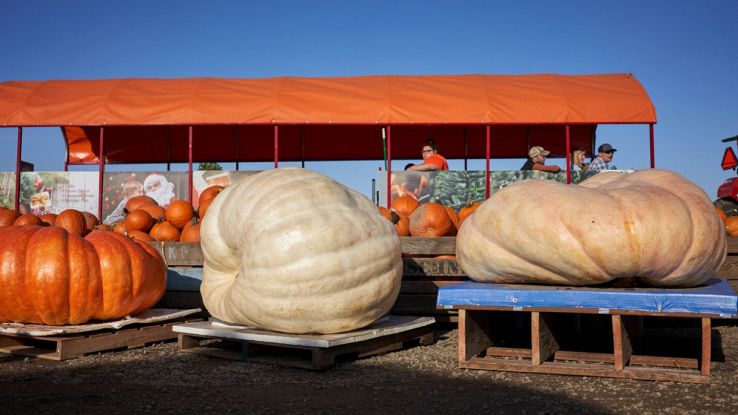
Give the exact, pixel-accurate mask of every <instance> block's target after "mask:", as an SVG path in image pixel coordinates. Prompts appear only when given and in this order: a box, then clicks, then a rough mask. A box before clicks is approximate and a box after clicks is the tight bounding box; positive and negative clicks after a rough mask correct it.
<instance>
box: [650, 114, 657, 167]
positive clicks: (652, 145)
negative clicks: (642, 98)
mask: <svg viewBox="0 0 738 415" xmlns="http://www.w3.org/2000/svg"><path fill="white" fill-rule="evenodd" d="M648 131H649V136H650V145H651V168H652V169H655V168H656V154H655V150H654V143H653V123H651V124H648Z"/></svg>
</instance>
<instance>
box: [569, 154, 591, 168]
mask: <svg viewBox="0 0 738 415" xmlns="http://www.w3.org/2000/svg"><path fill="white" fill-rule="evenodd" d="M585 158H586V154H585V152H584V150H574V151H573V152H572V153H571V171H586V170H587V167H588V166H589V163H585V162H584V159H585Z"/></svg>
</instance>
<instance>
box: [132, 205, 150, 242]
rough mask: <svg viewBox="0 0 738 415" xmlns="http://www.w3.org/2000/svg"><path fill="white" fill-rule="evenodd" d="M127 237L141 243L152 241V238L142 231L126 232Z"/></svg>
mask: <svg viewBox="0 0 738 415" xmlns="http://www.w3.org/2000/svg"><path fill="white" fill-rule="evenodd" d="M134 212H135V211H134ZM128 237H129V238H133V239H138V240H139V241H143V242H151V241H153V240H154V238H152V237H151V235H149V234H148V233H146V232H142V231H128Z"/></svg>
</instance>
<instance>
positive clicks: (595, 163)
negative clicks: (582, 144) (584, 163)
mask: <svg viewBox="0 0 738 415" xmlns="http://www.w3.org/2000/svg"><path fill="white" fill-rule="evenodd" d="M616 151H618V150H617V149H616V148H612V146H611V145H610V144H607V143H604V144H602V145H601V146H599V147H598V148H597V157H595V158H594V160H592V162H591V163H589V167H588V168H587V171H600V170H607V169H609V168H610V163H611V162H612V156H614V155H615V152H616Z"/></svg>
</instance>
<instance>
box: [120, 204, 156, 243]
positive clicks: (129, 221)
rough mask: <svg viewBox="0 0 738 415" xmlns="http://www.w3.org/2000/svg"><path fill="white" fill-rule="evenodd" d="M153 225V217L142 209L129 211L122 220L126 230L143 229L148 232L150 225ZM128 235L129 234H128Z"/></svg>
mask: <svg viewBox="0 0 738 415" xmlns="http://www.w3.org/2000/svg"><path fill="white" fill-rule="evenodd" d="M153 225H154V219H153V218H152V217H151V215H149V213H148V212H146V211H145V210H143V209H136V210H134V211H133V212H131V213H129V214H128V216H126V218H125V219H124V220H123V226H125V227H126V229H127V230H128V232H131V231H143V232H148V231H149V229H151V226H153ZM129 236H130V235H129Z"/></svg>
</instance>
